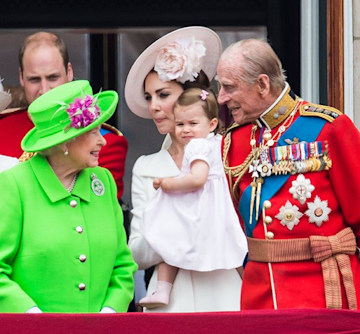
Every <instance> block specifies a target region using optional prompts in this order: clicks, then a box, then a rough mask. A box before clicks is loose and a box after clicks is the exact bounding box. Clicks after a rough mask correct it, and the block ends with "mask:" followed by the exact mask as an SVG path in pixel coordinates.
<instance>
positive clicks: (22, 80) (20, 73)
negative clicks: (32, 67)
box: [19, 67, 24, 87]
mask: <svg viewBox="0 0 360 334" xmlns="http://www.w3.org/2000/svg"><path fill="white" fill-rule="evenodd" d="M19 82H20V85H21V87H24V78H23V73H22V71H21V68H20V67H19Z"/></svg>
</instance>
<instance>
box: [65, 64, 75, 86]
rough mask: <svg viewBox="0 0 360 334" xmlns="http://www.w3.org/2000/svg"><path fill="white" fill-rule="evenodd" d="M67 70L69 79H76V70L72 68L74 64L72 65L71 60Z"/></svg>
mask: <svg viewBox="0 0 360 334" xmlns="http://www.w3.org/2000/svg"><path fill="white" fill-rule="evenodd" d="M66 70H67V73H66V75H67V78H68V81H69V82H70V81H73V79H74V71H73V68H72V65H71V63H70V62H68V64H67V68H66Z"/></svg>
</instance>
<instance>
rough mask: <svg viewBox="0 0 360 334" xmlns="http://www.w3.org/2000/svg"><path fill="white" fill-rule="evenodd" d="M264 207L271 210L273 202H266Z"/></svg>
mask: <svg viewBox="0 0 360 334" xmlns="http://www.w3.org/2000/svg"><path fill="white" fill-rule="evenodd" d="M263 207H264V209H270V208H271V202H270V201H269V200H266V201H264V204H263Z"/></svg>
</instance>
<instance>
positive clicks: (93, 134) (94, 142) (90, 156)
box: [67, 126, 106, 170]
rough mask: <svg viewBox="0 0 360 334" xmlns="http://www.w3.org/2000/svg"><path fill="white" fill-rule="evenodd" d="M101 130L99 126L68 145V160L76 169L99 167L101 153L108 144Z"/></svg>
mask: <svg viewBox="0 0 360 334" xmlns="http://www.w3.org/2000/svg"><path fill="white" fill-rule="evenodd" d="M100 128H101V127H100V126H98V127H96V128H94V129H92V130H90V131H88V132H86V133H84V134H82V135H81V136H79V137H77V138H75V139H74V140H72V141H70V142H68V143H67V148H68V151H69V155H68V159H70V160H71V163H72V164H73V167H75V168H76V169H80V170H81V169H84V168H87V167H96V166H98V164H99V152H100V150H101V148H102V147H103V146H104V145H105V144H106V140H105V138H104V137H103V136H102V135H101V133H100Z"/></svg>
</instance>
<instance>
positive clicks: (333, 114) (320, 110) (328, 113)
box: [299, 102, 342, 123]
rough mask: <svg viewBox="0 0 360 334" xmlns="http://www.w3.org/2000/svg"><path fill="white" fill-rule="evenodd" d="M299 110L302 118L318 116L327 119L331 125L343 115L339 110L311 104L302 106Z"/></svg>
mask: <svg viewBox="0 0 360 334" xmlns="http://www.w3.org/2000/svg"><path fill="white" fill-rule="evenodd" d="M299 110H300V115H301V116H317V117H321V118H324V119H326V120H327V121H328V122H330V123H331V122H333V121H334V120H335V119H336V118H337V117H339V116H340V115H342V112H341V111H340V110H338V109H335V108H332V107H329V106H322V105H320V104H314V103H309V102H307V103H305V104H302V105H301V106H300V108H299Z"/></svg>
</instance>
